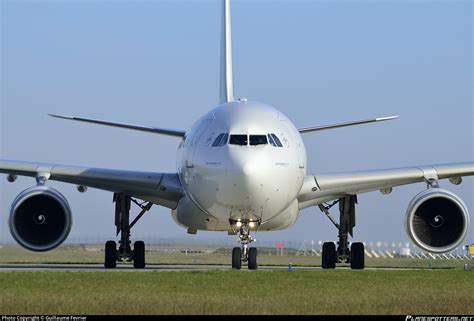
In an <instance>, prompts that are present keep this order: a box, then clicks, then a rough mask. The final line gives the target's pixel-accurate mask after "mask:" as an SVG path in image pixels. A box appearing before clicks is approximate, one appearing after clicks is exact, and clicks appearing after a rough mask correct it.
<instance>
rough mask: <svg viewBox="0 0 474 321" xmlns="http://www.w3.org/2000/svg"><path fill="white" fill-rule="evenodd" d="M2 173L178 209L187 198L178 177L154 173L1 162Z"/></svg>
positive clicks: (0, 171)
mask: <svg viewBox="0 0 474 321" xmlns="http://www.w3.org/2000/svg"><path fill="white" fill-rule="evenodd" d="M0 173H4V174H11V175H19V176H30V177H36V176H37V175H39V174H49V176H50V178H49V179H50V180H55V181H60V182H64V183H70V184H75V185H83V186H88V187H92V188H98V189H102V190H106V191H111V192H115V193H123V194H127V195H130V196H132V197H136V198H140V199H143V200H147V201H150V202H152V203H154V204H158V205H161V206H164V207H168V208H170V209H174V208H176V206H177V204H178V201H179V200H180V199H181V197H182V196H183V195H184V191H183V188H182V186H181V183H180V181H179V178H178V175H177V174H175V173H155V172H139V171H125V170H114V169H101V168H89V167H79V166H66V165H52V164H41V163H29V162H19V161H10V160H0Z"/></svg>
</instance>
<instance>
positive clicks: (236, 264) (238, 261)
mask: <svg viewBox="0 0 474 321" xmlns="http://www.w3.org/2000/svg"><path fill="white" fill-rule="evenodd" d="M232 268H233V269H237V270H240V269H241V268H242V250H241V249H240V247H234V248H233V249H232Z"/></svg>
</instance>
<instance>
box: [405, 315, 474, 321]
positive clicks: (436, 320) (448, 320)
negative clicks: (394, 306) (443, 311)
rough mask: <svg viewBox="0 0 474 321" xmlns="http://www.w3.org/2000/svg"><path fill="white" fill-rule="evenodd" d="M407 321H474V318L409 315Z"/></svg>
mask: <svg viewBox="0 0 474 321" xmlns="http://www.w3.org/2000/svg"><path fill="white" fill-rule="evenodd" d="M405 321H474V317H463V316H411V315H407V316H406V318H405Z"/></svg>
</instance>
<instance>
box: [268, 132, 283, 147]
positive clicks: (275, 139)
mask: <svg viewBox="0 0 474 321" xmlns="http://www.w3.org/2000/svg"><path fill="white" fill-rule="evenodd" d="M271 136H272V138H273V140H274V141H275V144H276V145H277V146H278V147H283V144H282V143H281V141H280V139H279V138H278V137H277V135H275V134H271Z"/></svg>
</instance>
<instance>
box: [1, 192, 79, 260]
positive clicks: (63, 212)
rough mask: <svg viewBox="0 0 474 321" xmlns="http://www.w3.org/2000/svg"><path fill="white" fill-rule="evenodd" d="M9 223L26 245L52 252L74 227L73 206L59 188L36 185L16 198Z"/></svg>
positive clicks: (19, 241) (17, 237)
mask: <svg viewBox="0 0 474 321" xmlns="http://www.w3.org/2000/svg"><path fill="white" fill-rule="evenodd" d="M9 225H10V232H11V234H12V236H13V238H14V239H15V240H16V241H17V242H18V244H20V245H21V246H23V247H24V248H26V249H28V250H32V251H36V252H42V251H49V250H52V249H54V248H56V247H58V246H59V245H61V243H63V242H64V240H65V239H66V238H67V237H68V235H69V232H70V231H71V227H72V213H71V208H70V207H69V204H68V202H67V200H66V198H65V197H64V196H63V195H62V194H61V193H59V192H58V191H57V190H55V189H53V188H50V187H47V186H34V187H31V188H28V189H26V190H24V191H23V192H21V193H20V194H19V195H18V196H17V197H16V199H15V200H14V201H13V204H12V207H11V211H10V219H9Z"/></svg>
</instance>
